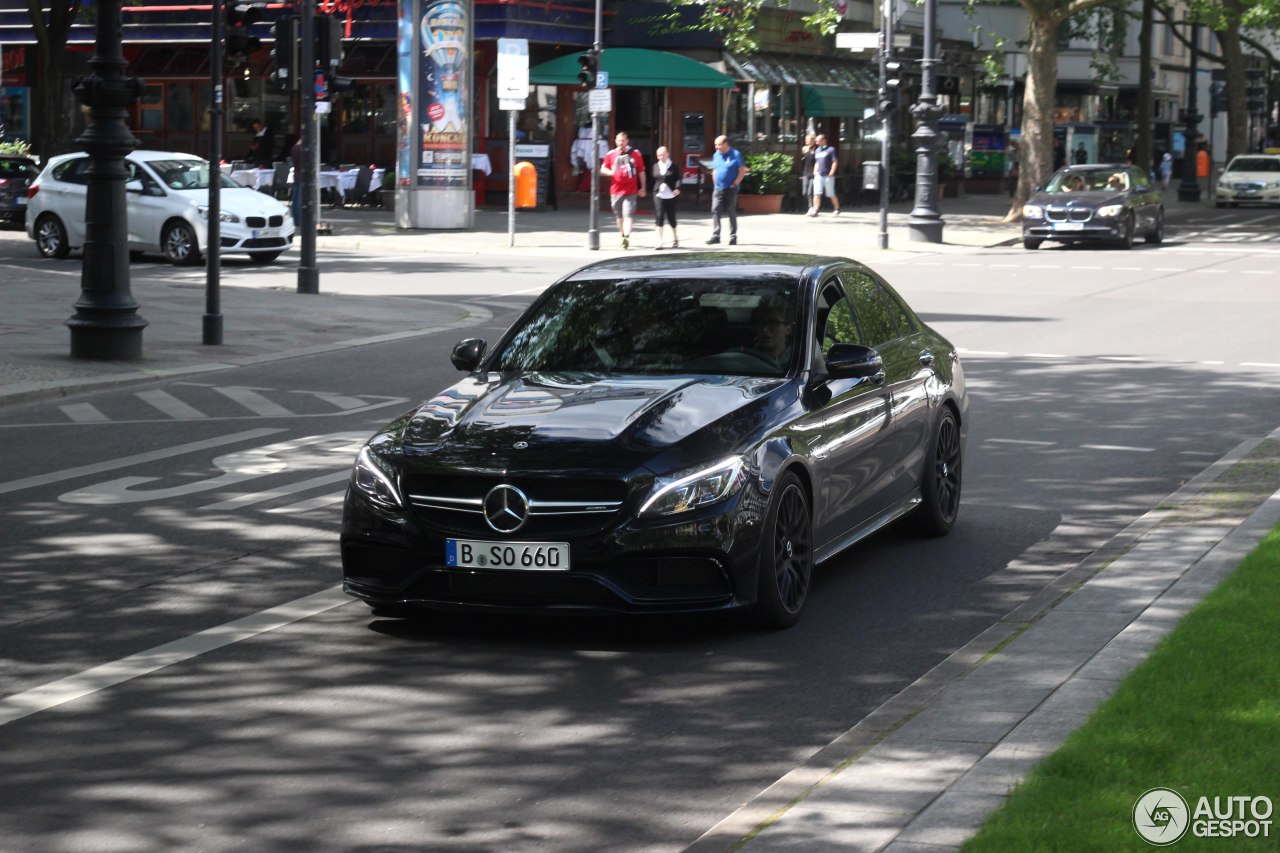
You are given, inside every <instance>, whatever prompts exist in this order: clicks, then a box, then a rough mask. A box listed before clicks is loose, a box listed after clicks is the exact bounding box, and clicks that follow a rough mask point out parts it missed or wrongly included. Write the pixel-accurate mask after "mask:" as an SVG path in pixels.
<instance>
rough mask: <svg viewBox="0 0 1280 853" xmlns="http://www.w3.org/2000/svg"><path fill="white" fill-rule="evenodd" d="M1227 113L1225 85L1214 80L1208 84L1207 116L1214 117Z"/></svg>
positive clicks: (1220, 81) (1221, 81)
mask: <svg viewBox="0 0 1280 853" xmlns="http://www.w3.org/2000/svg"><path fill="white" fill-rule="evenodd" d="M1226 111H1227V84H1226V82H1225V81H1223V80H1214V81H1213V82H1212V83H1210V84H1209V115H1213V116H1216V115H1218V114H1219V113H1225V112H1226Z"/></svg>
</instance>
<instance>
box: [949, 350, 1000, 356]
mask: <svg viewBox="0 0 1280 853" xmlns="http://www.w3.org/2000/svg"><path fill="white" fill-rule="evenodd" d="M960 354H961V355H975V356H984V355H987V356H1007V355H1008V354H1009V353H1007V352H985V351H983V350H977V349H962V350H960Z"/></svg>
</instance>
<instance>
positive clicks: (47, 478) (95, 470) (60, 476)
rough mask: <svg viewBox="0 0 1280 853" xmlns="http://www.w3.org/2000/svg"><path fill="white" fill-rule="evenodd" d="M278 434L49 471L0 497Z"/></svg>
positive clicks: (225, 438)
mask: <svg viewBox="0 0 1280 853" xmlns="http://www.w3.org/2000/svg"><path fill="white" fill-rule="evenodd" d="M278 432H284V429H283V428H282V427H281V428H274V429H269V428H263V429H250V430H245V431H244V432H236V433H232V434H231V435H222V436H218V437H217V438H207V439H205V440H203V441H193V442H190V443H188V444H179V445H177V446H176V447H170V448H168V449H166V450H153V451H151V452H149V453H137V454H134V455H133V456H122V457H120V458H119V459H112V460H110V461H109V462H95V463H94V464H92V465H81V466H80V467H78V468H67V469H65V470H63V471H50V472H49V473H47V474H37V475H36V476H34V477H24V478H23V479H21V480H11V481H9V482H8V483H0V495H3V494H7V493H9V492H16V491H20V490H22V489H31V488H34V487H36V486H48V485H50V484H52V483H61V482H63V481H65V480H74V479H76V478H77V477H90V476H93V475H94V474H102V473H105V472H107V471H115V470H117V469H119V468H131V467H133V466H134V465H142V464H145V463H147V462H155V461H157V460H160V459H170V458H172V457H174V456H183V455H185V454H187V453H198V452H199V451H201V450H208V449H209V448H211V447H223V446H225V445H228V444H235V443H236V442H239V441H252V440H253V439H255V438H263V437H265V436H268V435H275V434H276V433H278Z"/></svg>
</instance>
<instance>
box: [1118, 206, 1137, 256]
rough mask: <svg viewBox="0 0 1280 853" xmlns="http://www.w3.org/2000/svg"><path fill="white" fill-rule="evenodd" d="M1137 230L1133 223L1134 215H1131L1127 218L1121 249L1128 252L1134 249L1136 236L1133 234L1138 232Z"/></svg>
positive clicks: (1121, 236) (1121, 238)
mask: <svg viewBox="0 0 1280 853" xmlns="http://www.w3.org/2000/svg"><path fill="white" fill-rule="evenodd" d="M1136 228H1137V226H1136V225H1135V224H1134V221H1133V214H1132V213H1130V214H1129V215H1128V216H1126V217H1125V220H1124V233H1123V234H1121V235H1120V248H1121V249H1125V250H1128V249H1132V248H1133V236H1134V235H1133V232H1134V231H1135V230H1136Z"/></svg>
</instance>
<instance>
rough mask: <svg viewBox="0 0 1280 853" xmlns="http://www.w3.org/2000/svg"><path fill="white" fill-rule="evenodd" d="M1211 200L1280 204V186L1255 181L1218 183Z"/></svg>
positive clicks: (1232, 202)
mask: <svg viewBox="0 0 1280 853" xmlns="http://www.w3.org/2000/svg"><path fill="white" fill-rule="evenodd" d="M1213 200H1214V201H1215V202H1219V203H1222V202H1230V203H1231V204H1280V187H1267V186H1265V185H1261V184H1257V183H1250V184H1229V185H1227V186H1223V185H1222V184H1218V186H1217V187H1215V188H1214V193H1213Z"/></svg>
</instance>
